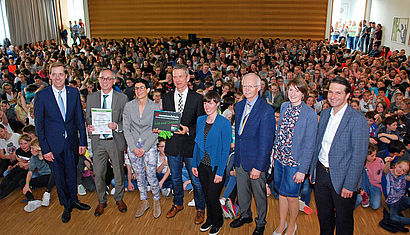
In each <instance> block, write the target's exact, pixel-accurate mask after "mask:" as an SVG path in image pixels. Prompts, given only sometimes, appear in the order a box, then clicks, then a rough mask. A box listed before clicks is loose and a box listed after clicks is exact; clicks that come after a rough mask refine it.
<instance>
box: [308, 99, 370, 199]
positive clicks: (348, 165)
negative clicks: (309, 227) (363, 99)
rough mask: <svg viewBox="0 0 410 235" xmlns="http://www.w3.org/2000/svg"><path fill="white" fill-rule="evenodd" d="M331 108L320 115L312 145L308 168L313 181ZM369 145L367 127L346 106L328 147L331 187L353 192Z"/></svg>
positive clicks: (356, 112) (361, 117) (337, 191)
mask: <svg viewBox="0 0 410 235" xmlns="http://www.w3.org/2000/svg"><path fill="white" fill-rule="evenodd" d="M331 110H332V109H331V108H329V109H325V110H323V111H322V113H321V115H320V121H319V127H318V130H317V136H316V144H315V145H316V146H315V151H314V155H313V159H312V164H311V167H310V174H311V175H312V182H315V177H316V175H315V169H316V164H317V162H318V160H319V152H320V149H321V148H322V140H323V136H324V134H325V131H326V127H327V124H328V122H329V118H330V112H331ZM368 145H369V126H368V125H367V120H366V118H365V117H364V116H363V115H362V114H361V113H359V112H358V111H356V110H355V109H353V108H352V107H350V105H348V106H347V108H346V111H345V113H344V114H343V117H342V120H341V121H340V124H339V127H338V128H337V131H336V134H335V137H334V139H333V142H332V145H331V147H330V150H329V172H330V179H331V181H332V185H333V188H334V189H335V191H336V193H338V194H340V193H341V192H342V188H345V189H347V190H349V191H352V192H354V191H356V190H357V188H358V187H359V186H360V182H361V177H362V172H363V168H364V164H365V161H366V157H367V149H368Z"/></svg>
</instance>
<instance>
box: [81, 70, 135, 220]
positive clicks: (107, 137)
mask: <svg viewBox="0 0 410 235" xmlns="http://www.w3.org/2000/svg"><path fill="white" fill-rule="evenodd" d="M98 81H99V83H100V87H101V90H100V91H96V92H93V93H91V94H89V95H88V97H87V111H86V122H87V130H88V132H89V133H90V134H91V147H92V151H93V153H94V159H93V164H94V173H95V186H96V189H97V195H98V202H99V204H98V206H97V208H96V209H95V212H94V215H95V216H100V215H101V214H103V213H104V208H105V207H107V195H106V194H105V190H106V185H105V173H106V171H107V160H108V158H110V160H111V164H112V167H113V171H114V179H115V194H114V199H115V201H116V204H117V206H118V210H119V211H121V212H126V211H127V205H126V204H125V203H124V201H123V200H122V198H123V195H124V180H125V177H124V167H123V165H124V150H125V149H126V143H125V138H124V134H123V125H122V113H123V110H124V106H125V104H126V103H127V102H128V98H127V96H126V95H124V94H121V93H119V92H117V91H114V89H113V85H114V83H115V79H114V74H113V72H112V71H111V70H103V71H102V72H101V74H100V77H99V78H98ZM92 108H102V109H110V110H111V115H112V117H111V120H112V122H110V123H108V128H109V129H111V130H112V133H111V134H92V132H93V131H94V130H95V127H94V126H93V125H92V114H91V109H92Z"/></svg>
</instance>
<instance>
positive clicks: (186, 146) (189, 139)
mask: <svg viewBox="0 0 410 235" xmlns="http://www.w3.org/2000/svg"><path fill="white" fill-rule="evenodd" d="M174 93H175V91H172V92H168V93H166V94H165V95H164V98H163V100H162V108H163V110H165V111H173V112H175V101H174ZM204 114H205V110H204V104H203V101H202V95H200V94H198V93H196V92H195V91H192V90H188V95H187V98H186V102H185V107H184V112H183V113H182V117H181V124H182V125H184V126H187V127H188V129H189V134H188V133H187V134H185V135H177V134H174V135H173V136H172V137H171V138H170V139H168V140H167V143H166V145H165V153H166V154H167V155H171V156H177V155H179V154H180V155H181V156H182V157H186V158H191V157H192V155H193V152H194V139H195V135H196V133H195V131H196V120H197V118H198V117H199V116H202V115H204Z"/></svg>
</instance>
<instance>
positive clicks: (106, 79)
mask: <svg viewBox="0 0 410 235" xmlns="http://www.w3.org/2000/svg"><path fill="white" fill-rule="evenodd" d="M100 79H101V80H102V81H111V80H114V78H110V77H100Z"/></svg>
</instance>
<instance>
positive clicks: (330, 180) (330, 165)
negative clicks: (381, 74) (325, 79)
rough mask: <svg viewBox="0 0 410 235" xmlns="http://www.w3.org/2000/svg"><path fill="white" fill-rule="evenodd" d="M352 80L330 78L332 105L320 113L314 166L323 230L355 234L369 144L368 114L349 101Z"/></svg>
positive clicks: (316, 195)
mask: <svg viewBox="0 0 410 235" xmlns="http://www.w3.org/2000/svg"><path fill="white" fill-rule="evenodd" d="M350 92H351V87H350V84H349V82H348V81H347V80H346V79H345V78H343V77H336V78H334V79H333V80H332V81H331V82H330V86H329V91H328V96H327V97H328V98H327V99H328V100H329V103H330V105H331V106H332V108H329V109H325V110H323V111H322V113H321V115H320V121H319V128H318V131H317V137H316V147H315V152H314V155H313V160H312V165H311V167H310V174H311V175H312V178H311V181H312V183H313V182H314V183H315V198H316V205H317V212H318V217H319V224H320V234H321V235H330V234H332V235H333V234H334V229H335V226H336V234H338V235H339V234H353V227H354V224H353V223H354V219H353V210H354V206H355V202H356V197H357V193H356V190H357V188H358V187H359V186H360V181H361V176H362V173H363V167H364V163H365V160H366V157H367V147H368V144H369V126H368V125H367V121H366V118H365V117H364V116H363V115H362V114H361V113H359V112H357V111H356V110H354V109H353V108H352V107H350V106H349V105H348V104H347V100H348V99H349V96H350Z"/></svg>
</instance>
